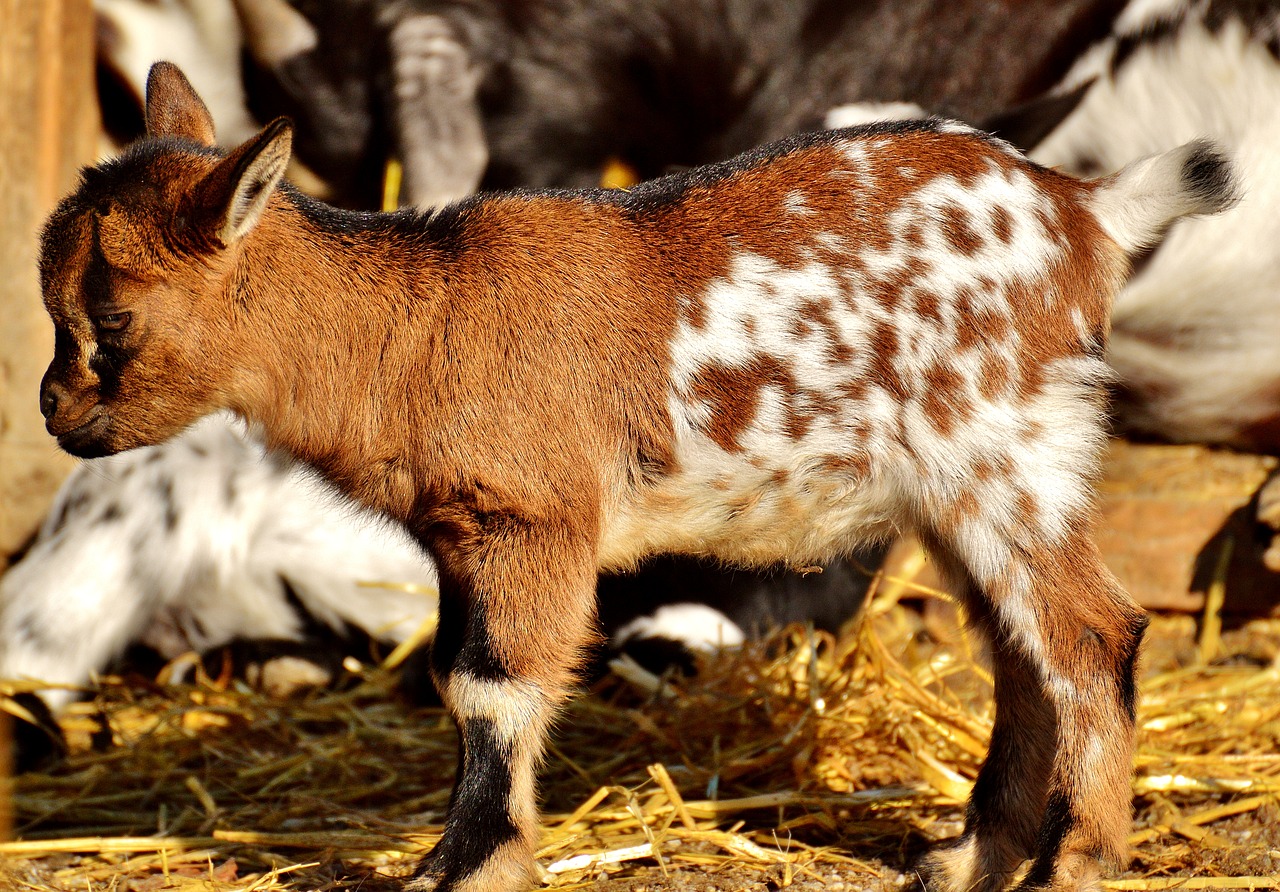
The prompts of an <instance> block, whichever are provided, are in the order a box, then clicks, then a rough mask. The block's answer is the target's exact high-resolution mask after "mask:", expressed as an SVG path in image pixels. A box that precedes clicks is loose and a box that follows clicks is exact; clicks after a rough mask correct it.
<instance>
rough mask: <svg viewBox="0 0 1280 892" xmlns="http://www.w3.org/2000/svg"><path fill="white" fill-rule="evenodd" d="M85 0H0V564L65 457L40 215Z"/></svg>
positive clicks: (66, 154) (60, 168)
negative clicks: (44, 404) (44, 297)
mask: <svg viewBox="0 0 1280 892" xmlns="http://www.w3.org/2000/svg"><path fill="white" fill-rule="evenodd" d="M93 36H94V27H93V9H92V5H91V0H37V2H32V0H0V121H2V122H3V126H0V316H2V318H3V319H4V321H3V323H0V573H2V572H3V571H4V569H5V568H6V567H7V566H8V564H9V559H10V557H11V556H12V555H13V553H14V551H15V550H17V549H18V548H19V547H21V545H22V544H23V543H24V542H25V541H26V540H27V539H28V537H29V536H30V535H31V533H32V531H33V530H34V529H35V528H36V526H37V525H38V524H39V522H40V518H41V517H42V516H43V515H44V512H45V510H46V509H47V508H48V505H49V501H50V499H51V498H52V497H53V494H54V492H55V491H56V490H57V487H58V484H59V483H61V481H62V478H63V477H64V476H65V475H66V473H67V471H68V470H69V469H70V467H71V464H72V463H71V460H70V459H69V458H68V457H67V456H65V455H63V454H61V453H60V452H59V451H58V449H57V446H56V444H55V443H54V442H53V440H52V439H51V438H50V437H49V436H48V434H46V433H45V430H44V423H43V419H41V417H40V411H39V402H38V391H39V386H40V377H41V375H43V374H44V367H45V366H46V365H47V364H48V362H49V358H50V356H52V354H53V326H52V325H50V324H49V321H48V318H47V317H46V316H45V313H44V308H43V306H42V305H41V302H40V283H39V278H38V275H37V272H36V258H37V251H38V238H39V232H40V225H41V223H42V221H43V220H44V217H45V215H46V214H48V213H49V211H50V210H52V209H53V206H54V204H55V203H56V202H57V200H58V198H59V196H60V195H62V193H63V192H65V191H67V190H68V189H69V188H70V187H71V185H72V184H73V183H74V181H75V175H76V171H77V170H78V168H79V167H80V166H81V165H83V164H86V163H89V162H91V161H92V160H93V157H94V153H95V148H96V145H97V139H98V130H99V127H98V106H97V97H96V94H95V90H94V79H93V78H94V75H93ZM9 721H10V719H9V716H8V714H7V713H4V712H3V711H0V839H7V838H9V836H10V835H11V834H12V832H13V812H12V806H11V803H12V781H11V771H12V767H11V765H10V764H9V762H10V756H11V753H12V743H11V742H10V741H11V734H10V727H9Z"/></svg>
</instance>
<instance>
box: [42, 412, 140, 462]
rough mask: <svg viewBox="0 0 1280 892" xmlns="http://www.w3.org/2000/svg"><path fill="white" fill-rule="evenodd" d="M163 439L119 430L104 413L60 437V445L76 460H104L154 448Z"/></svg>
mask: <svg viewBox="0 0 1280 892" xmlns="http://www.w3.org/2000/svg"><path fill="white" fill-rule="evenodd" d="M162 439H164V437H148V436H147V435H145V434H139V433H137V432H135V431H131V430H127V429H123V428H119V427H117V426H116V425H114V424H112V423H111V419H110V418H109V417H108V416H107V415H106V413H103V414H101V415H99V416H98V417H97V418H95V419H94V420H93V421H92V422H91V423H89V424H86V425H84V426H83V427H79V428H76V429H75V430H73V431H68V432H67V433H65V434H63V435H62V436H60V437H58V445H59V446H61V447H62V449H63V451H64V452H68V453H70V454H71V455H74V456H75V457H76V458H102V457H104V456H107V455H115V454H116V453H118V452H126V451H128V450H130V449H138V448H140V447H142V446H152V445H154V444H155V443H157V442H159V441H160V440H162Z"/></svg>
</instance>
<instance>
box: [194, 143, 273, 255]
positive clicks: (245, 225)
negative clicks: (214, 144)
mask: <svg viewBox="0 0 1280 892" xmlns="http://www.w3.org/2000/svg"><path fill="white" fill-rule="evenodd" d="M292 148H293V124H292V123H291V122H290V121H289V119H288V118H276V119H275V120H274V121H272V122H271V123H270V124H268V125H267V126H266V127H264V128H262V131H261V132H260V133H258V135H257V136H255V137H253V138H252V139H250V140H249V141H248V142H246V143H244V144H243V145H241V146H239V147H238V148H236V149H235V150H234V151H232V152H231V154H229V155H227V157H226V158H224V159H222V161H221V162H219V163H218V166H217V167H215V168H214V169H213V170H212V171H211V172H210V173H209V174H208V175H207V176H205V178H204V179H203V180H201V181H200V184H199V185H198V186H197V187H196V191H195V211H196V213H197V214H198V215H199V216H200V218H201V222H202V223H203V224H204V225H206V226H209V227H210V228H212V230H213V235H214V236H215V237H216V238H217V239H218V241H220V242H222V244H223V245H232V244H234V243H235V242H237V241H239V240H240V239H242V238H244V236H245V234H246V233H248V232H249V230H250V229H252V228H253V227H254V224H256V223H257V222H258V218H260V217H261V216H262V212H263V211H264V210H266V207H267V202H268V201H269V200H270V199H271V193H273V192H274V191H275V189H276V186H277V185H279V183H280V180H281V178H282V177H283V176H284V172H285V168H286V167H288V166H289V156H290V153H291V151H292Z"/></svg>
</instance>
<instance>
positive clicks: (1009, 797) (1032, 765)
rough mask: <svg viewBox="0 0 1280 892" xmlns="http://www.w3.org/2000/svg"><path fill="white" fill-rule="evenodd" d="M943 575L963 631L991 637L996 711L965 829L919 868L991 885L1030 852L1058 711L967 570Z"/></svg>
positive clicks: (979, 890) (945, 879)
mask: <svg viewBox="0 0 1280 892" xmlns="http://www.w3.org/2000/svg"><path fill="white" fill-rule="evenodd" d="M933 553H934V554H938V551H937V550H936V549H934V550H933ZM948 575H949V576H950V578H951V581H952V586H953V587H955V588H959V589H961V590H962V591H964V592H965V594H966V597H965V598H964V601H965V606H966V611H967V613H968V631H969V632H970V633H971V634H972V633H974V632H976V633H979V634H981V635H982V636H983V637H984V638H985V640H986V641H987V643H988V644H989V645H990V648H991V664H992V665H991V671H992V677H993V679H994V683H995V702H996V714H995V722H994V724H993V726H992V729H991V744H990V747H989V749H988V753H987V757H986V760H985V761H984V762H983V765H982V769H981V770H980V771H979V773H978V778H977V781H976V782H975V783H974V786H973V791H972V794H971V796H970V799H969V804H968V809H967V811H966V815H965V830H964V833H963V834H962V835H961V836H960V838H959V839H957V840H955V841H954V842H951V843H948V844H944V845H940V846H938V847H936V848H935V849H934V850H933V851H932V852H930V853H929V855H928V856H926V858H925V859H924V862H923V863H922V864H921V871H922V873H923V874H924V875H925V876H926V877H927V878H928V879H929V880H931V881H932V882H930V883H929V884H928V888H930V889H945V890H958V889H964V890H972V892H995V890H999V889H1003V888H1004V887H1005V886H1006V885H1008V883H1009V880H1010V879H1011V878H1012V877H1013V874H1014V872H1015V871H1016V870H1017V869H1018V867H1019V866H1020V865H1021V864H1022V863H1023V862H1024V861H1025V860H1027V859H1028V858H1030V857H1031V856H1032V855H1033V854H1034V852H1035V846H1036V835H1037V830H1038V828H1039V826H1040V821H1041V819H1042V817H1043V816H1044V805H1045V791H1046V789H1047V787H1048V782H1049V775H1050V770H1051V767H1052V761H1053V753H1054V749H1055V746H1056V740H1057V719H1056V716H1055V713H1054V709H1053V705H1052V704H1051V703H1050V702H1049V699H1048V696H1047V694H1046V692H1045V690H1044V685H1043V682H1042V681H1041V678H1040V673H1039V671H1038V669H1037V667H1036V666H1035V665H1034V664H1033V663H1032V662H1031V660H1030V659H1029V658H1028V657H1027V656H1026V654H1024V653H1023V651H1022V649H1021V648H1020V647H1019V646H1018V645H1017V644H1016V643H1015V642H1013V641H1011V640H1010V638H1009V636H1008V635H1007V634H1006V633H1005V631H1004V630H1003V629H1002V628H1001V627H1000V625H999V623H998V622H997V621H996V619H995V617H993V616H992V615H991V611H990V605H989V604H988V602H987V601H986V600H985V599H984V598H981V597H977V596H975V595H976V592H975V591H974V589H973V588H972V586H971V585H965V584H964V583H963V581H962V580H964V579H966V578H967V575H966V574H964V573H963V572H960V573H951V574H948ZM957 583H959V584H957Z"/></svg>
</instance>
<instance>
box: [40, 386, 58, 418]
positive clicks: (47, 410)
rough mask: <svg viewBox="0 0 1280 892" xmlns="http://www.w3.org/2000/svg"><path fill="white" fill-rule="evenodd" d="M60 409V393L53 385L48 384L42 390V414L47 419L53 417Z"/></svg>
mask: <svg viewBox="0 0 1280 892" xmlns="http://www.w3.org/2000/svg"><path fill="white" fill-rule="evenodd" d="M57 411H58V394H57V393H55V392H54V389H53V387H50V386H46V387H44V388H42V389H41V391H40V414H41V415H43V416H44V417H45V418H46V419H49V418H52V417H53V416H54V414H55V413H56V412H57Z"/></svg>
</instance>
